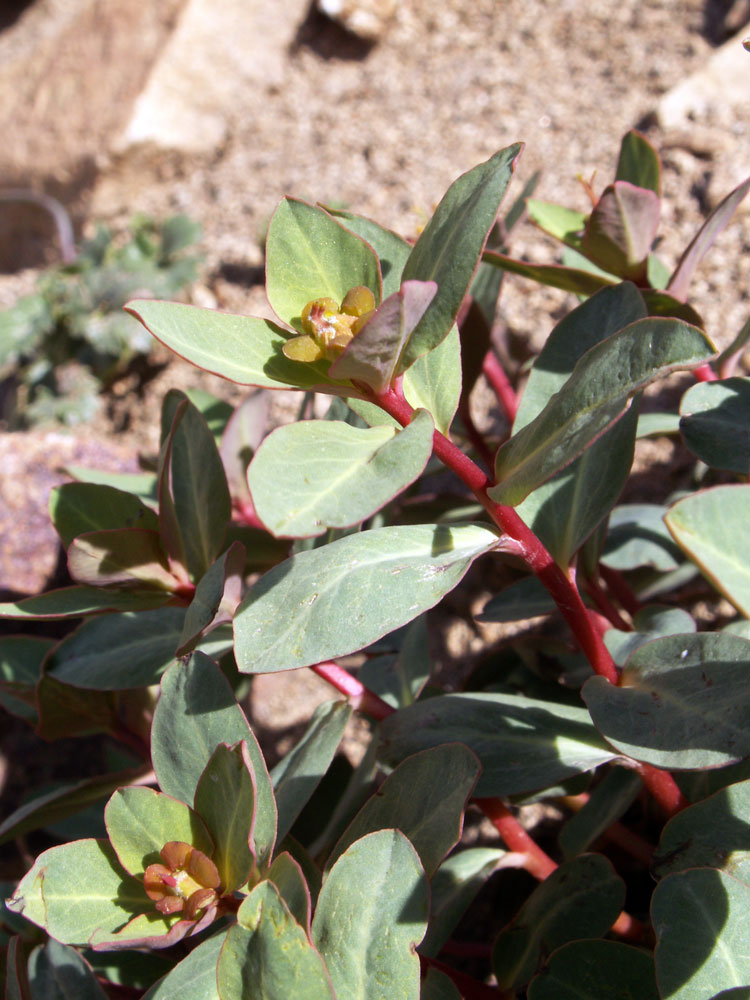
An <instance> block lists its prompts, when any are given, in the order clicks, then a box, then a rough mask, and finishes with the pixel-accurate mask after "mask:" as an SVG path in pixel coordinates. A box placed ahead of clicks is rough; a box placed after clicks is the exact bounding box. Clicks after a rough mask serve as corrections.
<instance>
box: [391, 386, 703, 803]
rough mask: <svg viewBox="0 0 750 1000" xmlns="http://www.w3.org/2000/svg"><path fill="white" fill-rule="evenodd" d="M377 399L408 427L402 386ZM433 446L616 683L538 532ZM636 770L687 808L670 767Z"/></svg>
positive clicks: (443, 447)
mask: <svg viewBox="0 0 750 1000" xmlns="http://www.w3.org/2000/svg"><path fill="white" fill-rule="evenodd" d="M373 402H375V403H377V404H378V405H379V406H380V407H382V408H383V409H384V410H385V411H386V413H389V414H390V415H391V416H392V417H394V418H395V419H396V420H398V422H399V423H400V424H402V425H403V426H404V427H405V426H407V424H408V423H409V422H410V420H411V416H412V412H413V411H412V408H411V406H409V404H408V403H407V402H406V400H405V399H404V396H403V393H401V392H400V387H399V386H396V387H394V388H389V389H387V390H386V391H385V392H384V393H382V394H381V395H379V396H373ZM433 450H434V453H435V454H436V455H437V457H438V458H439V459H440V460H441V461H442V462H443V464H444V465H446V466H447V467H448V468H449V469H451V470H452V471H453V472H455V473H456V475H457V476H458V477H459V478H460V479H461V480H463V482H464V483H465V484H466V485H467V486H468V487H469V489H470V490H472V491H473V493H474V495H475V496H476V498H477V500H479V502H480V503H481V504H482V506H483V507H484V509H485V510H486V511H487V513H488V514H489V515H490V517H491V518H492V520H493V521H494V522H495V524H496V525H497V526H498V528H500V530H501V531H502V532H503V533H504V534H506V535H508V536H509V537H510V538H511V539H512V540H513V541H515V542H517V543H518V545H517V548H516V549H515V550H514V551H515V552H516V554H517V555H519V556H520V557H521V558H522V559H523V560H524V562H525V563H526V565H527V566H528V567H529V569H531V570H532V572H533V573H535V574H536V576H538V577H539V579H540V580H541V582H542V583H543V585H544V586H545V587H546V589H547V591H548V592H549V594H550V595H551V596H552V598H553V599H554V601H555V604H557V607H558V608H559V610H560V613H561V614H562V616H563V617H564V618H565V620H566V622H567V623H568V625H569V626H570V629H571V631H572V632H573V634H574V635H575V637H576V639H577V640H578V644H579V645H580V647H581V649H582V651H583V653H584V655H585V656H586V658H587V659H588V661H589V663H590V664H591V666H592V668H593V670H594V671H595V672H596V673H597V674H599V675H600V676H601V677H606V679H607V680H608V681H609V682H610V683H611V684H617V683H618V680H619V676H618V673H617V668H616V667H615V664H614V661H613V659H612V657H611V656H610V654H609V651H608V650H607V647H606V646H605V645H604V641H603V639H602V636H601V632H600V631H599V629H598V628H597V626H596V624H595V622H594V620H593V617H592V616H590V615H589V614H588V612H587V611H586V607H585V606H584V603H583V601H582V600H581V595H580V594H579V593H578V590H577V588H576V587H575V585H574V584H573V583H572V582H571V580H569V579H568V577H567V576H566V575H565V573H564V572H563V571H562V569H560V567H559V566H558V565H557V563H556V562H555V560H554V559H553V558H552V556H551V555H550V553H549V552H548V551H547V549H546V548H545V547H544V546H543V545H542V543H541V542H540V540H539V539H538V538H537V536H536V535H535V534H534V532H533V531H531V529H530V528H528V527H527V526H526V524H524V522H523V521H522V520H521V518H520V517H519V516H518V514H517V513H516V512H515V510H514V509H513V508H512V507H505V506H503V505H501V504H498V503H495V502H494V500H491V499H490V497H489V496H488V494H487V487H488V485H490V483H489V480H488V479H487V476H486V475H485V474H484V473H483V472H482V470H481V469H480V468H479V466H478V465H476V464H475V463H474V462H472V460H471V459H470V458H469V457H468V456H467V455H464V453H463V452H462V451H461V449H460V448H457V447H456V446H455V445H454V444H453V442H452V441H449V440H448V438H447V437H445V435H443V434H441V433H440V432H439V431H435V433H434V435H433ZM638 772H639V774H640V775H641V777H642V778H643V782H644V784H645V785H646V787H647V788H648V789H649V791H650V792H651V794H652V795H653V796H654V798H655V799H656V800H657V801H658V802H659V803H660V805H661V806H662V808H663V809H664V810H665V811H666V812H667V813H668V815H670V816H672V815H674V814H675V813H676V812H679V811H680V809H683V808H684V807H685V805H686V804H687V800H686V799H685V797H684V796H683V794H682V792H681V791H680V790H679V788H678V787H677V784H676V782H675V780H674V778H673V777H672V775H671V774H669V772H668V771H659V770H657V769H656V768H654V767H651V765H649V764H639V765H638Z"/></svg>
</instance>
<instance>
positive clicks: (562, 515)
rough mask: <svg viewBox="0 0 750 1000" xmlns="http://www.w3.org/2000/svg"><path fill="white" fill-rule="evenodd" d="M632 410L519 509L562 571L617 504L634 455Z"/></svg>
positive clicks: (635, 422)
mask: <svg viewBox="0 0 750 1000" xmlns="http://www.w3.org/2000/svg"><path fill="white" fill-rule="evenodd" d="M637 426H638V406H637V405H633V406H631V407H630V409H629V410H628V411H627V412H626V414H625V416H624V417H623V418H622V419H621V420H618V421H617V423H616V424H615V425H614V427H610V429H609V430H608V431H605V433H604V434H602V436H601V437H600V438H599V439H598V440H596V441H594V443H593V444H592V445H590V446H589V447H588V448H587V449H586V451H584V453H583V454H582V455H580V456H579V457H578V458H577V459H576V460H575V461H574V462H572V463H571V464H570V465H569V466H567V468H565V469H562V470H561V471H560V472H558V473H557V474H556V475H554V476H553V477H552V478H551V479H549V480H548V481H547V482H546V483H543V484H542V485H541V486H540V487H538V489H535V490H534V491H533V492H532V493H530V494H529V495H528V496H527V497H526V499H525V500H524V501H523V502H522V503H521V504H519V506H518V508H517V511H518V514H519V516H520V517H521V518H522V519H523V521H524V523H525V524H527V525H528V526H529V527H530V528H531V530H532V531H533V532H534V534H535V535H537V537H538V538H540V539H541V541H542V543H543V544H544V546H545V547H546V548H547V549H548V551H549V552H551V553H552V555H553V556H554V558H555V560H556V562H557V563H559V565H560V566H562V567H564V568H567V567H568V566H569V565H570V563H571V561H572V560H573V558H574V556H575V554H576V552H578V550H579V549H580V547H581V546H582V545H583V543H584V542H585V541H586V539H587V538H589V537H590V535H591V534H592V533H593V532H594V531H595V530H596V528H597V526H598V525H599V524H601V522H602V521H603V520H604V519H605V518H606V516H607V514H608V513H609V512H610V510H611V509H612V508H613V507H614V505H615V504H616V503H617V501H618V499H619V497H620V494H621V493H622V491H623V488H624V486H625V484H626V482H627V480H628V477H629V475H630V468H631V466H632V464H633V455H634V453H635V437H636V431H637Z"/></svg>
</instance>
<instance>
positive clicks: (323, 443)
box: [248, 410, 434, 538]
mask: <svg viewBox="0 0 750 1000" xmlns="http://www.w3.org/2000/svg"><path fill="white" fill-rule="evenodd" d="M433 430H434V428H433V424H432V420H431V418H430V415H429V414H428V413H426V412H425V411H424V410H420V411H419V412H418V413H417V414H416V415H415V416H414V418H413V420H412V422H411V423H410V424H409V425H408V426H407V427H405V428H404V429H403V430H402V431H399V432H397V431H395V430H394V429H393V428H390V427H382V426H381V427H368V428H359V427H352V426H351V425H349V424H347V423H344V422H343V421H340V420H335V421H333V420H304V421H301V422H300V423H296V424H287V425H286V426H285V427H279V428H278V429H277V430H275V431H274V432H273V433H272V434H270V435H269V436H268V437H267V438H266V439H265V441H264V442H263V444H262V445H261V446H260V448H259V449H258V451H257V452H256V455H255V458H254V459H253V461H252V462H251V464H250V469H249V472H248V482H249V484H250V492H251V493H252V497H253V502H254V504H255V509H256V511H257V514H258V517H260V519H261V521H263V523H264V524H265V526H266V527H267V528H268V530H269V531H270V532H271V533H272V534H273V535H276V536H277V537H278V536H281V537H287V538H307V537H311V536H316V535H322V534H324V533H325V532H326V531H327V530H328V529H329V528H348V527H350V526H351V525H353V524H358V523H359V522H361V521H364V520H365V519H366V518H368V517H371V516H372V514H374V513H375V512H376V511H377V510H380V508H381V507H383V506H385V504H387V503H388V502H389V501H390V500H392V499H393V498H394V497H395V496H397V495H398V494H399V493H401V492H402V491H403V490H405V489H406V487H407V486H409V485H410V484H411V483H413V482H414V480H415V479H417V477H418V476H419V475H420V474H421V473H422V471H423V470H424V467H425V466H426V465H427V461H428V459H429V457H430V455H431V453H432V434H433Z"/></svg>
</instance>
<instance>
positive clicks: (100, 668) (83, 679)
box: [45, 608, 185, 691]
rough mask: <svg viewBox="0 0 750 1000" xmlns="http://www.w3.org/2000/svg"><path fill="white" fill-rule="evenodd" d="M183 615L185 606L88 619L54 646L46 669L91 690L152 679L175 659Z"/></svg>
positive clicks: (152, 681) (134, 685)
mask: <svg viewBox="0 0 750 1000" xmlns="http://www.w3.org/2000/svg"><path fill="white" fill-rule="evenodd" d="M184 620H185V609H184V608H157V609H156V610H154V611H140V612H138V613H137V614H134V613H126V614H122V615H120V614H114V615H107V616H106V618H105V617H102V618H93V619H90V620H89V621H85V622H84V623H83V624H82V625H80V626H79V627H78V628H77V629H76V631H75V632H73V633H71V634H70V635H69V636H67V637H66V638H65V639H63V641H62V642H61V643H59V644H58V645H57V646H56V648H55V650H54V652H53V653H52V654H51V655H50V656H49V657H48V659H47V662H46V664H45V667H46V671H47V673H48V674H49V675H51V676H53V677H55V678H56V679H57V680H59V681H62V682H63V683H64V684H72V685H74V686H75V687H80V688H87V689H89V690H94V691H120V690H123V689H128V688H138V687H147V686H148V685H150V684H156V683H157V682H158V680H159V677H161V675H162V674H163V673H164V671H165V670H166V668H167V667H168V666H169V665H170V663H172V662H173V661H174V658H175V649H176V648H177V644H178V641H179V638H180V635H181V633H182V628H183V623H184Z"/></svg>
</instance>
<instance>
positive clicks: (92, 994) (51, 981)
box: [29, 938, 107, 1000]
mask: <svg viewBox="0 0 750 1000" xmlns="http://www.w3.org/2000/svg"><path fill="white" fill-rule="evenodd" d="M29 982H30V983H31V990H32V996H33V997H35V998H36V997H38V998H39V1000H42V998H43V1000H70V998H71V997H75V998H76V1000H107V995H106V993H105V992H104V990H103V989H102V988H101V986H100V985H99V983H98V982H97V980H96V976H95V975H94V973H93V972H92V971H91V968H90V966H89V965H88V963H87V962H85V961H84V960H83V959H82V958H81V956H80V955H79V954H78V952H77V951H76V950H75V948H69V947H68V946H67V945H64V944H60V942H59V941H55V940H54V938H50V940H49V941H47V942H46V944H44V945H40V946H39V947H37V948H35V949H34V950H33V951H32V953H31V955H30V956H29Z"/></svg>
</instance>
